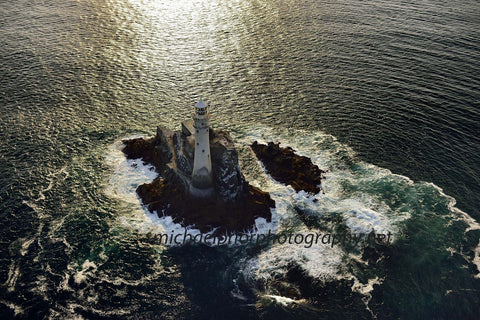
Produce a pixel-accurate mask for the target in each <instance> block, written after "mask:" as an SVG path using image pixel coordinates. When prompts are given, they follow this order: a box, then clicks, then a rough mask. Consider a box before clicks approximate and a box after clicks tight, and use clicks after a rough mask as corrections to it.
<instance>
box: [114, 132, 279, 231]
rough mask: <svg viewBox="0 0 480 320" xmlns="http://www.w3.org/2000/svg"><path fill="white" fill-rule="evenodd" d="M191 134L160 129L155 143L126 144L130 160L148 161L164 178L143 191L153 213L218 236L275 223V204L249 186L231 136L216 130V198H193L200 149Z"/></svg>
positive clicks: (213, 137) (212, 144) (212, 134)
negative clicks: (192, 184)
mask: <svg viewBox="0 0 480 320" xmlns="http://www.w3.org/2000/svg"><path fill="white" fill-rule="evenodd" d="M190 130H191V129H190ZM190 130H189V128H188V123H185V124H184V123H182V131H171V130H168V129H166V128H164V127H161V126H159V127H158V128H157V134H156V136H155V137H153V138H150V139H142V138H137V139H131V140H124V141H123V142H124V144H125V148H124V149H123V151H124V153H125V154H126V156H127V157H128V158H132V159H136V158H142V160H143V161H145V162H147V163H150V164H152V165H154V166H155V168H156V170H157V171H158V172H159V173H160V175H161V176H160V177H158V178H156V179H155V180H154V181H152V182H151V183H147V184H143V185H141V186H139V187H138V188H137V193H138V195H139V196H140V198H141V199H142V201H143V203H144V204H146V205H147V206H148V209H149V211H151V212H154V211H156V212H157V213H158V215H160V216H162V215H168V216H172V217H173V218H174V221H176V222H178V223H181V224H182V225H184V226H190V225H194V226H195V227H196V228H198V229H200V230H201V231H202V232H207V231H210V230H211V229H213V228H217V231H216V232H217V233H222V232H231V231H243V230H246V229H251V228H252V226H253V225H254V223H255V219H256V218H257V217H263V218H265V219H266V220H267V221H270V220H271V212H270V208H274V207H275V202H274V201H273V200H272V199H271V198H270V195H269V194H268V193H266V192H263V191H261V190H260V189H258V188H255V187H253V186H251V185H250V184H248V182H247V181H246V180H245V177H244V176H243V174H242V172H241V170H240V167H239V165H238V153H237V151H236V150H235V146H234V143H233V140H232V138H231V137H230V134H229V133H228V132H226V131H223V130H212V129H211V130H210V153H211V157H212V178H213V185H214V186H213V187H214V191H215V192H214V196H212V197H208V198H198V197H194V196H192V195H191V194H190V192H189V185H190V178H191V174H192V170H193V155H194V144H195V137H194V136H193V135H191V134H189V133H190Z"/></svg>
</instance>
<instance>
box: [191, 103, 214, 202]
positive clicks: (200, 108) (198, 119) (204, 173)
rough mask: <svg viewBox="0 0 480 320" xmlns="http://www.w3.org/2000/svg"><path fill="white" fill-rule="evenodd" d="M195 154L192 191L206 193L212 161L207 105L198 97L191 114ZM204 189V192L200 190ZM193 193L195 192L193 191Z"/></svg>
mask: <svg viewBox="0 0 480 320" xmlns="http://www.w3.org/2000/svg"><path fill="white" fill-rule="evenodd" d="M193 121H194V125H193V126H194V128H195V154H194V160H193V172H192V187H193V190H192V191H198V192H196V193H199V194H207V193H208V192H207V191H208V190H211V189H212V161H211V159H210V141H209V140H210V137H209V125H210V122H209V115H208V110H207V105H206V104H205V103H204V102H203V101H202V100H201V99H200V101H199V102H198V103H197V104H196V105H195V114H194V116H193ZM202 191H204V192H202ZM194 193H195V192H194Z"/></svg>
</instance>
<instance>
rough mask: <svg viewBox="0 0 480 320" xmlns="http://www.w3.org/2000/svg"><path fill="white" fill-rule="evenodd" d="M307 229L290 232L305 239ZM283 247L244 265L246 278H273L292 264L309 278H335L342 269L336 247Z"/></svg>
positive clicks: (284, 245)
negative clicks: (303, 271) (302, 270)
mask: <svg viewBox="0 0 480 320" xmlns="http://www.w3.org/2000/svg"><path fill="white" fill-rule="evenodd" d="M311 233H312V232H311V231H310V230H307V229H305V228H302V229H300V230H296V231H295V232H294V234H295V235H297V234H302V235H303V236H306V235H307V234H311ZM289 242H290V241H286V242H285V243H284V244H279V243H278V242H277V243H275V244H274V245H272V246H271V247H270V248H268V249H267V250H266V251H263V252H261V253H260V254H259V255H258V257H256V258H253V259H252V260H251V261H249V262H248V263H247V265H248V268H247V270H246V274H247V276H251V275H252V274H253V275H255V278H257V279H262V280H268V279H272V278H274V277H276V276H282V275H285V273H286V272H287V271H288V269H289V268H290V267H291V265H292V264H294V265H298V266H300V267H301V268H302V269H304V270H305V271H306V272H307V273H308V274H309V275H310V276H312V277H315V278H317V279H323V280H327V279H335V278H336V275H337V273H338V272H339V271H340V270H341V269H342V268H341V266H342V257H343V255H344V253H343V252H342V250H341V249H340V248H339V247H338V246H333V247H332V246H330V245H322V244H313V245H312V246H311V247H309V248H306V246H308V245H307V244H295V243H294V242H293V241H292V243H291V244H290V243H289Z"/></svg>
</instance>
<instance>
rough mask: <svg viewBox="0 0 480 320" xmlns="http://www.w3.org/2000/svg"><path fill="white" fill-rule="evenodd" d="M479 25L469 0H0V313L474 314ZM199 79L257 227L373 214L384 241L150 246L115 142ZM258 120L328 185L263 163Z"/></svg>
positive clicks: (164, 120) (157, 222)
mask: <svg viewBox="0 0 480 320" xmlns="http://www.w3.org/2000/svg"><path fill="white" fill-rule="evenodd" d="M479 28H480V10H479V4H478V2H476V1H450V2H444V1H421V2H410V1H388V2H387V1H361V2H360V1H337V2H323V1H309V0H307V1H301V2H300V1H287V0H281V1H248V0H244V1H240V0H237V1H215V0H210V1H209V0H192V1H188V0H183V1H153V0H151V1H148V0H144V1H135V0H112V1H106V2H105V1H94V0H85V1H53V0H44V1H22V0H18V1H10V2H2V3H0V34H1V35H0V62H1V69H0V110H1V121H0V133H1V135H0V137H1V140H0V168H1V174H0V201H1V202H0V214H1V217H2V219H1V220H0V221H1V222H0V226H1V227H0V230H1V233H0V315H1V318H12V317H14V316H17V317H19V318H75V317H77V318H85V319H92V318H95V319H98V318H101V319H109V318H112V319H117V318H138V317H139V318H162V319H163V318H166V319H168V318H171V319H173V318H177V319H178V318H188V319H191V318H196V319H224V318H226V317H228V318H239V319H243V318H254V319H255V318H262V319H270V318H275V317H277V318H278V317H280V318H295V319H296V318H306V319H307V318H312V319H318V318H327V317H329V318H339V317H347V318H348V317H350V318H354V317H357V318H358V317H362V318H374V317H377V318H380V319H384V318H398V317H400V318H404V319H410V318H446V317H453V318H462V319H465V318H476V317H478V313H479V312H480V310H479V305H480V284H479V280H478V266H479V265H480V257H479V255H480V249H479V247H478V245H479V239H480V231H479V230H478V224H476V222H475V221H474V220H473V219H472V218H470V217H473V218H474V219H477V220H478V218H479V217H480V211H479V209H478V205H479V204H480V201H479V197H478V194H479V192H480V176H479V175H478V171H479V170H480V163H479V161H478V159H479V156H480V141H479V137H478V132H480V128H479V127H480V115H479V113H480V112H479V110H480V108H479V107H480V64H479V63H478V61H477V60H478V55H479V52H480V34H479V32H478V30H479ZM199 96H203V98H204V99H205V100H207V101H208V102H209V103H210V105H211V113H212V123H213V126H214V127H223V128H228V129H230V130H231V131H232V134H233V136H234V137H235V138H236V140H237V142H238V149H239V150H240V151H241V160H242V167H243V170H244V172H245V174H246V176H247V177H248V178H249V180H251V181H252V183H254V184H256V185H258V186H260V187H262V188H263V189H265V190H268V191H270V192H271V194H272V196H273V197H274V198H275V200H276V201H277V204H278V207H277V209H276V211H275V212H274V224H275V225H274V226H273V227H275V228H277V229H278V231H279V232H287V231H291V230H293V231H295V232H299V233H302V232H304V233H305V232H310V231H322V230H325V229H328V228H349V229H351V230H367V229H370V228H371V227H372V226H375V227H376V228H380V229H382V230H390V231H392V232H394V234H395V242H394V245H393V246H392V248H391V250H390V252H389V253H388V254H387V256H386V257H385V258H383V259H381V260H380V261H376V262H375V261H370V260H368V258H366V257H365V255H364V256H362V252H351V251H349V250H346V248H341V247H336V248H333V249H329V248H325V247H316V248H310V249H311V250H309V249H305V248H301V247H298V246H288V245H276V246H272V247H268V248H262V249H258V248H257V249H254V248H248V247H227V248H224V247H220V248H210V247H189V246H187V247H175V248H165V247H164V246H163V245H161V244H160V243H159V241H158V238H157V237H155V235H156V234H158V233H161V232H163V231H168V230H170V228H174V227H175V226H174V224H172V223H171V221H169V220H168V219H155V218H154V217H152V216H151V215H149V214H148V213H146V212H145V210H143V208H142V207H141V206H140V203H139V202H138V201H137V198H136V197H135V194H134V190H135V187H136V186H137V185H138V184H139V183H142V182H143V181H148V180H149V179H152V178H153V176H152V173H151V172H150V171H149V170H148V168H144V167H143V166H141V165H140V164H138V165H137V167H136V168H135V167H132V166H131V163H129V162H126V161H125V159H123V158H122V155H121V153H119V151H118V147H119V142H118V141H119V140H120V139H121V138H124V137H126V136H132V135H136V134H143V135H151V134H153V133H154V131H155V127H156V125H158V124H163V125H167V126H169V127H171V128H177V127H178V124H179V122H180V121H181V120H183V119H184V118H186V117H189V116H190V114H191V108H192V106H193V104H194V103H195V102H196V101H197V99H198V98H199ZM254 139H257V140H265V141H268V140H272V139H273V140H278V141H281V142H282V143H283V144H285V145H290V146H292V147H294V148H295V149H296V150H297V151H298V152H299V153H301V154H304V155H307V156H309V157H311V158H312V159H313V161H314V162H315V163H316V164H318V165H319V166H320V167H322V168H325V169H328V170H329V174H328V177H327V180H326V182H325V189H326V194H325V195H324V196H319V199H320V201H318V202H312V199H311V198H310V197H307V196H306V195H304V194H299V195H297V194H296V193H294V192H293V190H291V189H290V188H288V187H285V186H283V185H280V184H278V183H276V182H275V181H273V180H271V179H270V177H268V176H267V175H265V174H264V173H263V171H262V169H261V167H260V165H259V164H258V163H257V162H256V161H255V159H254V158H253V156H252V154H251V152H250V151H249V149H248V147H247V145H248V143H249V142H251V141H252V140H254ZM442 190H443V191H442ZM455 203H456V204H455ZM299 212H303V213H304V215H303V216H302V215H299ZM305 214H306V216H305ZM264 227H265V226H264ZM266 227H269V226H266ZM302 279H303V280H302ZM307 283H308V285H307ZM282 286H283V287H288V288H290V289H291V290H293V291H295V292H297V294H291V295H290V296H288V295H287V294H285V293H284V292H283V291H282V290H279V287H282ZM332 287H333V288H337V289H336V290H333V291H332V290H331V288H332ZM291 290H290V292H292V291H291ZM287 291H288V290H287ZM298 293H299V294H298Z"/></svg>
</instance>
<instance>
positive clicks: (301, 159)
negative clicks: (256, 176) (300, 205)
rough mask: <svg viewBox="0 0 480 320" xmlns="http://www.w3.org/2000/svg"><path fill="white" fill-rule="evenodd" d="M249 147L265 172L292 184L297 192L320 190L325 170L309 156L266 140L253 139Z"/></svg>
mask: <svg viewBox="0 0 480 320" xmlns="http://www.w3.org/2000/svg"><path fill="white" fill-rule="evenodd" d="M251 147H252V150H253V152H255V155H256V156H257V158H258V159H259V160H260V161H261V162H262V163H263V165H264V166H265V169H266V170H267V173H269V174H270V175H271V176H272V177H273V178H274V179H275V180H277V181H279V182H281V183H285V184H288V185H290V186H292V188H293V189H295V191H297V192H298V191H301V190H304V191H306V192H308V193H311V194H317V193H319V192H320V186H321V183H322V179H323V178H324V176H323V175H324V174H325V172H326V171H324V170H321V169H320V168H319V167H318V166H316V165H314V164H313V163H312V160H311V159H310V158H307V157H305V156H300V155H297V154H295V150H293V149H292V148H290V147H286V148H282V147H280V143H273V142H268V144H266V145H265V144H260V143H258V142H257V141H254V142H253V144H252V145H251Z"/></svg>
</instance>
